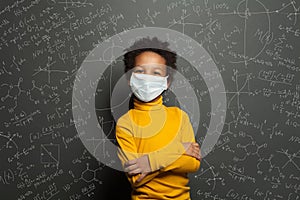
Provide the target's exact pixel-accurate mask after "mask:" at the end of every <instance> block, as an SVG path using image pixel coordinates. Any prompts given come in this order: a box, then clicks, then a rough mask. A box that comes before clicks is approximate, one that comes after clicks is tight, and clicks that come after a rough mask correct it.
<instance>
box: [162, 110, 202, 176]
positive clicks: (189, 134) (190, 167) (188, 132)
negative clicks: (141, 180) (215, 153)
mask: <svg viewBox="0 0 300 200" xmlns="http://www.w3.org/2000/svg"><path fill="white" fill-rule="evenodd" d="M182 113H183V115H182V117H183V119H182V120H183V121H182V123H183V124H182V129H181V134H180V135H181V142H195V136H194V131H193V127H192V125H191V123H190V120H189V117H188V115H187V114H186V113H185V112H184V111H182ZM199 167H200V161H199V160H198V159H196V158H194V157H192V156H188V155H185V154H182V155H181V156H180V157H178V159H177V160H176V161H175V162H173V163H172V164H170V165H168V166H167V167H165V168H163V169H161V171H169V170H172V171H174V172H179V173H184V172H186V173H189V172H196V171H197V170H198V169H199Z"/></svg>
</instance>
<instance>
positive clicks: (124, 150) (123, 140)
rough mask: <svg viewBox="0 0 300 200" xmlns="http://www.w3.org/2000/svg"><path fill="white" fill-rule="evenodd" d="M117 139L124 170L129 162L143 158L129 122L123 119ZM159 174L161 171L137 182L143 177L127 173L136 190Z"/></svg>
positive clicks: (117, 131)
mask: <svg viewBox="0 0 300 200" xmlns="http://www.w3.org/2000/svg"><path fill="white" fill-rule="evenodd" d="M116 139H117V142H118V144H119V146H120V148H119V149H118V157H119V159H120V161H121V164H122V166H123V168H124V164H125V163H126V162H127V161H129V160H133V159H136V158H138V157H140V156H141V155H139V154H138V153H137V148H136V145H135V142H134V138H133V135H132V132H131V130H130V123H129V121H127V120H124V119H122V118H120V120H118V123H117V125H116ZM159 173H160V172H159V171H155V172H152V173H150V174H148V175H147V176H146V177H144V178H143V179H142V180H141V181H140V182H137V180H138V178H139V177H140V176H141V174H137V175H129V174H128V173H126V176H127V179H128V180H129V182H130V184H131V186H132V187H135V188H136V187H139V186H141V185H143V184H145V183H147V182H148V181H150V180H152V179H153V178H154V177H155V176H157V175H158V174H159Z"/></svg>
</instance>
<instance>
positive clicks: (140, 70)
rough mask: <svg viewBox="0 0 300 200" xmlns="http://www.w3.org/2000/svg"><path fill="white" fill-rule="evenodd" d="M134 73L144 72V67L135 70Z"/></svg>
mask: <svg viewBox="0 0 300 200" xmlns="http://www.w3.org/2000/svg"><path fill="white" fill-rule="evenodd" d="M133 72H134V73H143V70H142V69H136V70H134V71H133Z"/></svg>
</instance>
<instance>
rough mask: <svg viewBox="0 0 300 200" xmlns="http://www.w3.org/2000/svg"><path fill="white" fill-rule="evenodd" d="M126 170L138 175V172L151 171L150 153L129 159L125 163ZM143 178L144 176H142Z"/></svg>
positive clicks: (145, 172) (130, 173)
mask: <svg viewBox="0 0 300 200" xmlns="http://www.w3.org/2000/svg"><path fill="white" fill-rule="evenodd" d="M124 168H125V169H124V170H125V172H127V173H128V174H129V175H136V174H140V173H141V174H142V175H141V176H143V174H147V173H149V172H151V167H150V162H149V159H148V155H143V156H142V157H139V158H137V159H133V160H129V161H127V162H126V163H125V165H124ZM142 178H143V177H142Z"/></svg>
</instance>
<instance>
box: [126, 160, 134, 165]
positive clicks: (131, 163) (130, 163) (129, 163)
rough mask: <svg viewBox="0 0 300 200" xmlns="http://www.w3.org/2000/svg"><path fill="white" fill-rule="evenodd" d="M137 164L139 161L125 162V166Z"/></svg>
mask: <svg viewBox="0 0 300 200" xmlns="http://www.w3.org/2000/svg"><path fill="white" fill-rule="evenodd" d="M136 163H137V159H133V160H129V161H127V162H125V165H134V164H136Z"/></svg>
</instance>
